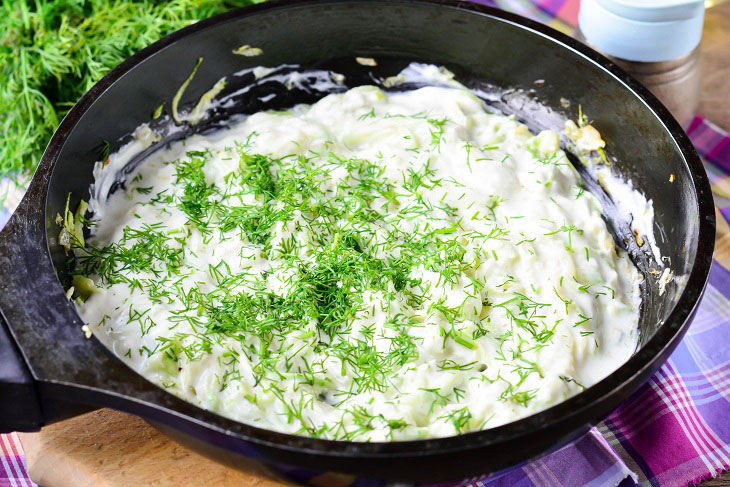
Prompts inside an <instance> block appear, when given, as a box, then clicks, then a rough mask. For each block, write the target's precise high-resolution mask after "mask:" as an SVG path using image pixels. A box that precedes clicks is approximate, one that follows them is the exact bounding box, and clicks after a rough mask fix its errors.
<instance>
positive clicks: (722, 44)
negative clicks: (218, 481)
mask: <svg viewBox="0 0 730 487" xmlns="http://www.w3.org/2000/svg"><path fill="white" fill-rule="evenodd" d="M701 49H702V54H701V69H702V91H701V97H700V107H699V114H700V115H702V116H704V117H706V118H708V119H709V120H711V121H712V122H714V123H716V124H717V125H718V126H720V127H722V128H723V129H725V130H726V131H729V132H730V96H728V93H730V2H726V3H723V4H721V5H718V6H716V7H713V8H712V9H710V10H708V12H707V16H706V18H705V27H704V32H703V39H702V48H701ZM110 413H111V412H110ZM101 414H104V413H103V412H101ZM111 414H120V413H111ZM107 419H109V418H107ZM72 421H74V420H69V424H70V423H71V422H72ZM140 423H141V422H140ZM145 426H146V425H145ZM140 427H141V426H140ZM150 434H151V433H150ZM23 436H24V438H23V443H25V444H26V447H30V448H29V450H30V451H29V452H28V453H29V461H30V460H34V461H35V460H38V459H37V458H36V459H33V458H31V455H32V450H33V449H34V448H35V449H37V448H38V445H37V442H36V443H34V439H33V437H32V436H31V435H23ZM160 436H161V435H160ZM155 441H164V440H162V439H161V438H160V439H158V438H155ZM135 443H137V442H135ZM95 444H96V445H98V444H99V443H95ZM175 448H176V450H175V451H176V452H177V453H176V455H179V456H178V457H177V458H178V459H179V462H178V466H179V467H183V466H184V465H185V464H186V463H185V462H186V460H185V459H186V458H190V455H192V456H193V457H195V456H196V455H195V454H192V453H189V452H186V451H184V449H182V448H181V447H179V446H178V447H175ZM178 449H179V450H180V451H178ZM50 459H51V456H48V457H47V458H46V459H45V460H46V462H45V463H46V465H47V467H48V468H50V469H51V470H54V468H52V465H53V464H54V462H50ZM191 460H193V462H194V463H195V464H196V465H197V467H198V468H199V467H200V465H201V464H200V463H198V462H200V461H201V460H195V459H194V458H191ZM55 465H56V466H57V465H58V464H57V463H55ZM206 465H207V464H206ZM110 466H111V465H110ZM127 466H128V465H127ZM115 467H116V468H115V469H114V470H115V471H121V472H122V473H123V471H124V470H127V471H128V469H124V468H123V466H122V465H120V464H117V465H115ZM206 468H209V469H210V471H208V472H207V473H208V475H204V476H200V475H198V476H197V478H202V477H208V479H211V478H215V477H216V473H218V474H224V476H227V477H228V476H230V477H232V478H230V479H226V480H232V481H234V483H235V484H237V485H241V486H245V487H254V486H259V485H261V486H263V485H273V484H272V483H271V482H272V480H271V479H270V478H269V480H268V481H264V483H260V482H261V480H262V479H261V478H260V477H259V478H258V481H255V480H254V479H253V478H251V477H258V475H256V473H258V474H259V475H260V474H261V472H251V474H253V475H252V476H251V477H249V478H248V479H247V478H246V477H248V476H247V475H245V474H244V475H242V476H239V474H237V473H235V472H233V471H227V472H215V473H214V472H213V470H215V469H216V468H218V469H223V470H227V469H224V468H223V467H221V466H219V465H218V466H216V464H213V462H211V464H210V465H207V466H206ZM104 470H106V473H107V475H109V474H111V473H112V472H110V470H108V469H104ZM179 470H180V472H181V473H182V472H183V471H185V468H180V469H179ZM226 474H227V475H226ZM188 479H190V477H188ZM97 480H98V478H97ZM126 480H132V479H130V478H128V477H127V479H126ZM137 480H141V479H137ZM148 480H149V479H148ZM170 480H172V479H170ZM247 480H248V481H247ZM102 483H104V484H105V482H102ZM153 483H154V484H158V485H159V483H158V482H153ZM162 484H165V481H164V480H163V481H162ZM97 485H98V484H97ZM171 485H172V484H171ZM278 485H283V484H278ZM699 485H700V487H730V472H728V473H726V474H725V475H723V476H721V477H718V478H716V479H711V480H707V481H705V482H702V483H700V484H699Z"/></svg>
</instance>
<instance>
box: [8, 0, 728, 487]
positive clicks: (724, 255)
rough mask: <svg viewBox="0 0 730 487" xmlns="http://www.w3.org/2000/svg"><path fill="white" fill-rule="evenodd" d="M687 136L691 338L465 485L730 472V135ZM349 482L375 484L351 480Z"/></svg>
mask: <svg viewBox="0 0 730 487" xmlns="http://www.w3.org/2000/svg"><path fill="white" fill-rule="evenodd" d="M473 1H476V2H478V3H482V4H486V5H492V6H495V5H496V6H498V7H500V8H504V9H506V10H510V11H513V12H516V13H519V14H521V15H524V16H527V17H531V18H534V19H537V20H539V21H541V22H544V23H546V24H548V25H550V26H551V27H554V28H556V29H558V30H561V31H563V32H570V31H571V30H572V29H573V28H574V25H575V24H576V19H577V15H578V0H537V1H529V0H473ZM687 133H688V134H689V136H690V138H691V139H692V141H693V142H694V144H695V146H696V147H697V149H698V151H699V152H700V155H701V156H702V157H703V159H704V160H705V168H706V169H707V172H708V174H709V176H710V180H711V182H712V189H713V194H714V196H715V204H716V207H717V213H718V222H717V225H718V235H717V246H716V252H715V262H714V265H713V269H712V271H711V273H710V280H709V284H708V286H707V291H706V293H705V296H704V298H703V300H702V303H701V304H700V307H699V310H698V312H697V315H696V317H695V318H694V321H693V322H692V325H691V326H690V329H689V331H688V333H687V335H686V337H685V338H684V340H683V341H682V342H681V343H680V345H679V347H678V348H677V350H676V351H675V352H674V353H673V354H672V356H671V357H670V359H669V360H668V361H667V363H666V364H665V365H664V366H663V367H662V368H661V369H660V370H659V371H658V372H657V373H656V374H655V375H654V376H653V377H652V378H651V379H650V380H649V381H648V382H647V383H646V384H645V385H644V386H643V387H642V388H641V389H640V390H639V391H637V392H636V394H634V395H633V396H632V397H631V398H629V399H628V400H627V401H626V402H625V403H623V404H622V405H621V406H620V407H619V408H618V409H617V410H616V411H614V412H613V413H612V414H611V415H610V416H609V417H608V418H607V419H606V420H605V421H604V422H603V423H601V424H599V425H598V426H597V427H596V428H593V429H592V430H591V431H590V432H589V433H588V434H587V435H586V436H584V437H583V438H581V439H579V440H577V441H576V442H575V443H572V444H570V445H568V446H566V447H564V448H562V449H561V450H559V451H557V452H555V453H552V454H550V455H547V456H545V457H543V458H541V459H539V460H536V461H533V462H531V463H529V464H527V465H525V466H523V467H520V468H515V469H512V470H510V471H507V472H506V473H502V474H499V475H498V476H494V477H490V478H486V479H478V480H472V481H466V482H463V483H461V484H460V485H462V486H469V487H608V486H610V487H615V486H620V487H632V486H642V487H644V486H647V487H648V486H652V487H654V486H661V487H684V486H687V485H694V484H695V483H696V482H699V481H702V480H704V479H707V478H710V477H714V476H716V475H717V474H718V473H720V472H722V471H724V470H728V469H730V347H728V345H727V344H728V343H730V270H729V269H730V225H728V221H730V136H728V135H727V134H726V133H724V132H723V131H722V130H721V129H719V128H718V127H716V126H714V125H712V124H711V123H710V122H708V121H707V120H705V119H703V118H699V117H696V118H695V119H694V120H693V121H692V123H691V125H690V126H689V128H688V131H687ZM22 193H23V185H22V184H20V185H15V184H13V183H11V182H10V181H8V180H7V179H6V180H0V227H2V225H3V224H4V223H5V221H7V219H8V218H9V216H10V214H11V213H12V211H13V210H14V208H15V207H16V206H17V204H18V202H19V201H20V198H21V197H22ZM289 474H291V475H294V476H297V477H299V478H300V479H301V480H302V481H303V482H305V481H311V480H314V478H313V477H316V474H313V473H307V472H303V471H301V470H296V471H294V470H292V471H290V472H289ZM352 485H353V487H354V486H362V487H365V486H366V485H367V486H371V485H375V484H373V483H371V482H367V481H362V480H357V479H353V481H352ZM9 486H13V487H15V486H17V487H26V486H27V487H30V486H35V484H34V483H33V482H32V481H30V480H29V479H28V474H27V470H26V465H25V457H24V455H23V448H22V445H21V444H20V441H19V440H18V437H17V435H16V434H14V433H13V434H10V435H0V487H9ZM422 487H426V486H422ZM429 487H447V486H446V485H445V484H432V485H430V486H429Z"/></svg>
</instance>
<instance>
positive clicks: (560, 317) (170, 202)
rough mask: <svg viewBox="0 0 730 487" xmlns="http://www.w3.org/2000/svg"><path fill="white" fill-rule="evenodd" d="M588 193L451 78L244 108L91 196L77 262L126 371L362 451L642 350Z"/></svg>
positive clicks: (635, 294)
mask: <svg viewBox="0 0 730 487" xmlns="http://www.w3.org/2000/svg"><path fill="white" fill-rule="evenodd" d="M115 157H116V158H119V157H123V154H121V155H120V154H117V155H113V156H112V160H111V164H110V165H109V166H110V167H111V166H115V164H116V162H118V161H116V162H115ZM105 170H106V169H103V168H101V167H100V169H99V173H98V174H97V184H101V182H100V181H102V180H103V176H104V172H105ZM580 183H581V182H580V177H579V176H578V175H577V173H576V171H575V170H574V168H573V167H572V166H571V164H570V163H569V162H568V161H567V159H566V157H565V155H564V153H563V152H562V151H561V150H560V148H559V139H558V136H557V135H556V134H555V133H554V132H550V131H545V132H542V133H540V134H538V135H534V134H531V133H530V132H529V131H528V130H527V128H526V127H525V126H524V125H522V124H520V123H518V122H516V121H515V120H514V119H513V118H509V117H505V116H501V115H494V114H488V113H486V112H485V110H484V108H483V106H482V103H481V101H480V100H479V99H478V98H477V97H475V96H474V95H473V94H471V93H469V92H468V91H466V90H464V89H451V88H443V87H426V88H421V89H418V90H415V91H410V92H404V93H399V94H386V93H384V92H383V91H381V90H380V89H378V88H375V87H368V86H366V87H360V88H355V89H352V90H350V91H348V92H346V93H344V94H332V95H329V96H327V97H325V98H323V99H322V100H320V101H319V102H317V103H315V104H314V105H311V106H297V107H295V108H293V109H292V110H291V111H288V112H262V113H257V114H255V115H252V116H250V117H247V118H245V119H243V120H241V121H239V122H237V123H236V124H235V125H233V126H231V127H230V128H229V129H225V130H223V131H221V132H218V133H216V134H214V135H210V136H205V137H203V136H192V137H190V138H188V139H186V140H185V141H184V142H180V143H175V144H173V145H171V146H170V147H168V148H167V149H165V150H162V151H159V152H157V153H155V154H154V155H152V156H151V157H150V158H149V159H148V160H147V161H146V162H145V163H144V164H142V165H140V167H139V168H138V169H137V170H136V172H135V173H133V174H132V175H130V177H129V180H128V181H127V185H126V189H125V190H124V191H117V192H116V193H114V194H113V195H112V196H111V197H110V198H109V199H108V200H103V201H102V200H98V199H94V200H92V201H91V208H92V209H93V211H94V218H95V220H97V221H96V224H95V226H94V228H93V229H92V234H93V236H92V238H91V239H90V241H89V242H87V243H86V249H85V250H80V249H77V252H76V253H77V272H80V273H82V274H83V275H86V276H89V277H91V278H92V279H93V280H94V282H95V283H96V286H97V288H98V289H97V290H96V292H94V293H93V294H91V296H90V297H89V298H88V299H87V300H86V301H85V302H83V303H80V304H79V306H78V307H79V311H80V313H81V315H82V317H83V318H84V320H85V321H86V322H87V323H88V324H89V326H90V328H91V330H92V331H93V333H94V334H95V335H96V336H97V337H98V338H99V339H100V340H101V341H102V342H104V343H105V344H106V345H107V346H109V347H110V348H111V349H112V350H113V351H114V353H116V354H117V355H118V356H120V357H122V358H123V359H124V360H126V361H127V362H128V363H129V364H130V365H131V366H132V367H133V368H134V369H135V370H137V371H138V372H139V373H141V374H142V375H144V376H145V377H147V378H149V379H150V380H152V381H153V382H155V383H156V384H159V385H160V386H162V387H164V388H165V389H167V390H168V391H170V392H172V393H174V394H176V395H178V396H180V397H182V398H185V399H187V400H189V401H191V402H193V403H195V404H198V405H200V406H202V407H204V408H206V409H209V410H212V411H215V412H217V413H220V414H222V415H225V416H227V417H230V418H233V419H235V420H238V421H241V422H244V423H249V424H253V425H256V426H260V427H263V428H267V429H273V430H277V431H283V432H288V433H295V434H301V435H308V436H314V437H322V438H336V439H346V440H354V441H387V440H402V439H415V438H428V437H442V436H449V435H454V434H458V433H463V432H467V431H474V430H480V429H485V428H490V427H494V426H497V425H500V424H504V423H507V422H510V421H513V420H515V419H518V418H521V417H524V416H527V415H530V414H532V413H535V412H537V411H540V410H542V409H545V408H547V407H549V406H551V405H553V404H556V403H557V402H560V401H562V400H564V399H566V398H568V397H570V396H572V395H574V394H576V393H578V392H580V391H581V390H582V388H583V387H584V386H585V387H587V386H590V385H592V384H594V383H595V382H597V381H598V380H600V379H602V378H603V377H605V376H606V375H608V374H609V373H611V372H612V371H614V370H615V369H616V368H617V367H618V366H619V365H621V364H622V363H623V362H624V361H626V360H627V359H628V358H629V356H630V355H631V354H632V353H633V351H634V349H635V347H636V343H637V323H638V317H639V304H640V297H639V284H638V283H639V281H640V276H639V273H638V271H637V270H636V269H635V267H634V266H633V265H632V263H631V262H630V260H629V258H628V257H627V255H626V254H625V252H623V251H618V250H617V249H616V247H615V245H614V241H613V240H612V238H611V235H610V234H609V232H608V230H607V228H606V225H605V223H604V221H603V220H602V218H601V211H602V210H601V207H600V204H599V203H598V201H597V199H596V198H595V197H594V196H593V195H591V194H590V193H588V192H585V191H584V190H583V189H582V188H581V184H580Z"/></svg>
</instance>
